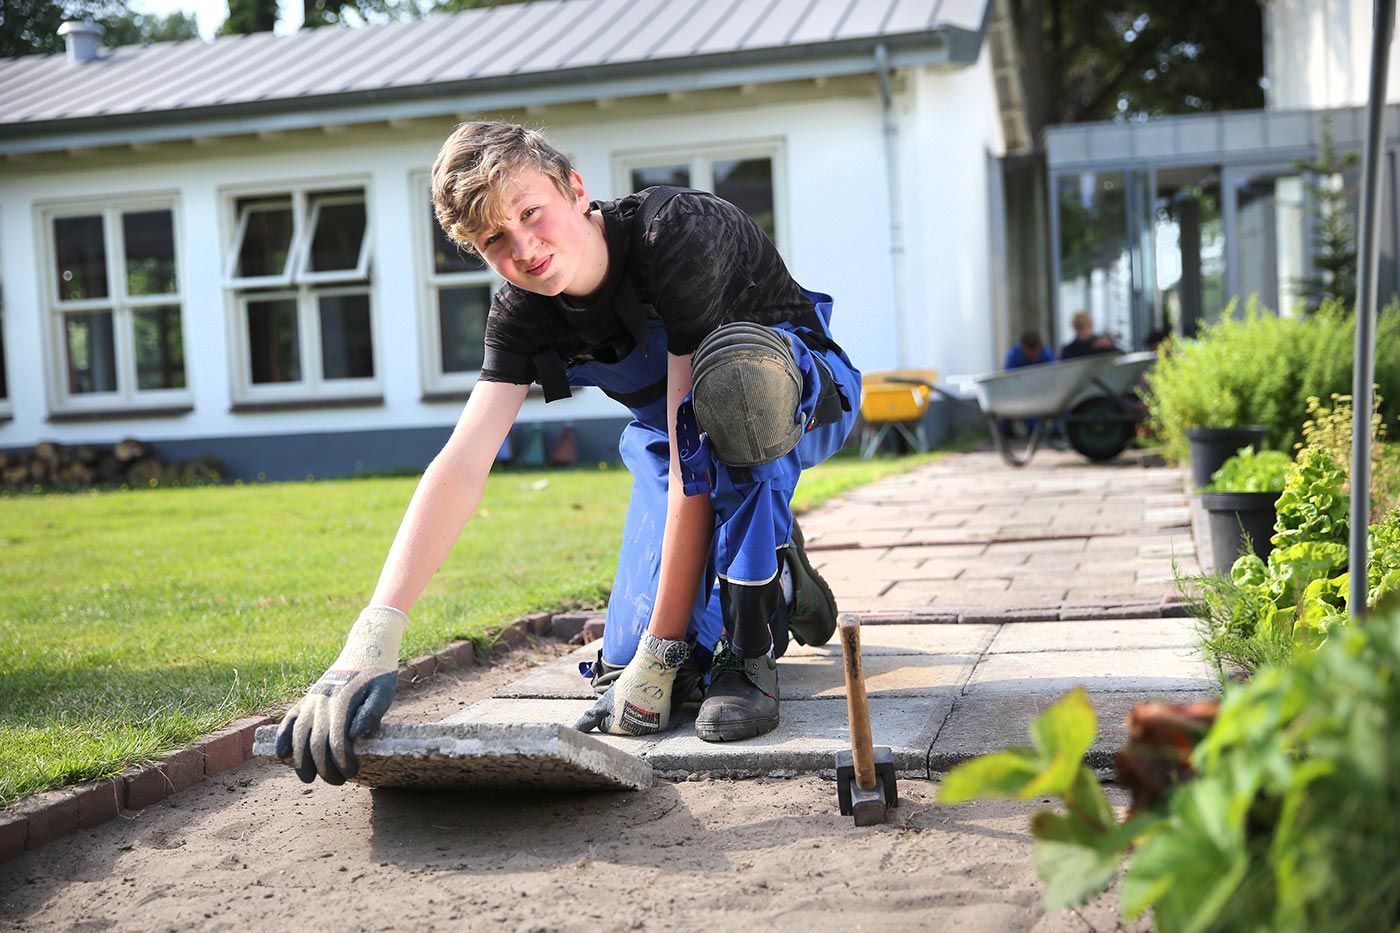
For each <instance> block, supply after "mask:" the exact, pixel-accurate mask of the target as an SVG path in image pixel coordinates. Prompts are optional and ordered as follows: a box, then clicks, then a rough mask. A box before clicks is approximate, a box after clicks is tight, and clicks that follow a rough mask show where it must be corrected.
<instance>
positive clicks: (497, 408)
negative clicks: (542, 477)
mask: <svg viewBox="0 0 1400 933" xmlns="http://www.w3.org/2000/svg"><path fill="white" fill-rule="evenodd" d="M528 391H529V387H528V386H523V385H512V384H510V383H505V382H478V383H477V384H476V387H475V388H474V389H472V394H471V397H470V398H469V399H467V405H466V408H464V409H463V411H462V417H461V418H460V419H458V421H457V426H456V428H454V429H453V431H452V436H451V437H450V438H448V440H447V443H446V444H444V445H443V448H442V450H441V451H440V452H439V453H438V455H437V456H436V457H434V458H433V462H432V463H430V464H428V468H427V469H426V470H424V471H423V478H422V479H421V480H419V482H418V488H417V489H416V490H415V491H414V493H413V499H412V500H411V501H410V502H409V503H408V510H407V512H406V513H405V514H404V518H403V522H402V523H401V524H400V525H399V531H398V534H397V535H395V536H394V543H393V545H392V546H391V547H390V548H389V556H388V558H386V559H385V561H384V569H383V570H382V571H381V572H380V574H379V585H378V586H376V587H375V588H374V596H373V597H372V598H371V599H370V605H373V606H392V607H393V608H395V609H398V610H400V611H402V612H405V613H406V612H408V611H409V609H410V608H411V607H412V606H413V604H414V602H416V601H417V599H418V597H419V596H420V595H422V593H423V590H424V588H425V587H427V585H428V581H429V580H430V579H431V578H432V576H433V574H434V573H436V572H437V569H438V568H439V567H441V566H442V562H443V561H444V560H446V559H447V554H448V552H449V551H450V550H452V545H453V544H454V543H455V542H456V540H457V537H458V536H459V535H460V534H461V533H462V527H463V526H464V525H466V523H467V520H468V519H469V518H471V516H472V513H474V512H475V511H476V507H477V505H478V504H479V503H480V502H481V494H482V492H483V491H484V490H485V488H486V477H487V474H488V473H490V472H491V464H492V463H493V462H495V459H496V452H497V451H498V450H500V448H501V443H502V442H503V441H504V440H505V438H506V435H507V434H508V433H509V432H510V427H511V425H512V424H514V423H515V418H516V415H518V414H519V413H520V406H521V405H522V404H524V402H525V396H526V394H527V392H528Z"/></svg>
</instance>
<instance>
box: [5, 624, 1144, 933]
mask: <svg viewBox="0 0 1400 933" xmlns="http://www.w3.org/2000/svg"><path fill="white" fill-rule="evenodd" d="M565 650H567V649H565V648H564V647H563V646H560V645H547V646H542V647H539V648H537V649H534V650H527V651H519V652H514V653H512V654H511V655H508V656H507V657H505V658H504V659H502V660H501V661H499V662H498V663H497V664H496V665H493V666H491V667H489V668H482V669H478V670H477V671H475V672H472V673H470V674H468V675H466V676H464V677H457V676H452V677H445V676H439V677H438V678H435V679H434V680H433V681H432V682H431V683H429V684H427V685H423V686H420V687H418V688H416V689H414V690H412V691H410V692H409V693H408V694H407V695H405V696H403V697H402V699H401V701H400V702H399V703H398V704H396V706H395V707H394V710H393V712H392V713H391V717H392V718H395V719H407V720H420V721H431V720H436V719H440V718H442V717H444V716H446V715H448V714H450V713H452V712H454V711H455V710H457V709H459V708H460V707H462V706H464V705H466V704H467V703H470V702H472V701H474V700H475V699H478V698H480V697H483V696H487V695H489V694H490V693H491V691H493V690H494V689H496V687H497V686H499V685H501V684H504V683H506V682H508V681H510V680H513V679H515V678H516V677H518V676H519V674H520V672H521V671H522V670H524V669H525V668H527V667H530V666H532V665H534V664H538V663H540V662H541V661H543V660H545V659H546V658H548V657H552V656H555V655H558V654H560V653H562V652H563V651H565ZM694 777H697V776H692V779H691V780H687V781H684V782H681V783H672V782H668V781H661V782H659V783H658V785H657V786H655V787H653V788H652V789H650V790H648V791H645V792H641V793H617V794H604V795H594V796H583V795H565V796H561V795H558V794H554V795H549V796H544V795H540V794H535V795H532V796H521V795H518V794H516V795H512V794H493V795H471V796H469V795H465V794H413V793H406V792H386V791H371V790H369V789H367V788H363V787H359V786H356V785H346V786H344V787H338V788H337V787H329V786H327V785H324V784H320V783H317V784H315V785H311V786H307V785H303V784H301V783H300V782H299V781H298V780H297V779H296V777H295V776H294V775H293V774H292V772H291V770H290V769H288V768H285V767H281V766H278V765H272V764H264V763H261V762H250V763H249V764H246V765H244V766H243V767H241V768H238V769H236V770H234V771H230V772H228V773H226V774H223V775H220V776H219V777H216V778H212V779H210V780H207V781H205V782H203V783H202V784H200V785H197V786H196V787H194V788H191V789H190V790H188V791H186V792H184V793H181V794H178V795H176V796H175V797H172V798H170V799H169V800H166V801H165V802H163V803H161V804H157V805H156V806H153V807H150V808H147V809H146V810H143V811H140V812H139V813H134V814H131V815H129V816H126V817H122V818H119V819H117V820H115V821H113V822H111V823H108V824H106V825H104V826H101V827H98V828H97V829H94V830H90V831H83V832H79V833H77V834H75V835H73V836H70V837H68V838H67V839H63V840H60V841H58V842H56V843H53V844H51V845H49V846H47V847H45V848H43V849H40V850H39V851H37V852H32V853H28V854H26V855H24V856H22V857H21V858H19V859H17V860H15V861H12V862H10V863H8V864H6V865H3V866H0V927H6V928H17V929H26V930H28V929H55V928H57V929H141V930H150V929H172V930H177V929H195V928H197V929H201V930H203V929H214V930H221V929H236V930H240V931H242V930H247V929H249V928H254V929H257V928H264V927H275V928H284V927H291V928H296V927H309V928H315V929H339V930H356V929H385V928H395V929H411V930H414V931H420V930H433V929H464V928H488V927H489V928H492V929H498V928H499V929H507V930H519V931H534V930H599V929H602V930H648V929H650V930H662V929H673V928H675V929H679V928H702V929H708V930H746V931H752V930H755V929H784V930H787V929H805V930H836V929H840V930H844V931H849V930H862V929H869V930H877V929H878V930H915V929H919V930H927V929H943V928H953V927H956V928H957V929H959V930H969V931H989V933H990V931H1014V930H1036V931H1050V930H1076V931H1081V930H1089V929H1099V930H1112V929H1114V928H1115V926H1116V920H1117V916H1116V908H1115V907H1114V904H1113V902H1112V900H1111V899H1109V898H1104V899H1101V900H1100V901H1098V902H1096V903H1095V904H1093V905H1091V906H1089V907H1088V908H1085V909H1084V910H1083V911H1082V912H1081V913H1080V914H1078V915H1076V914H1074V913H1070V912H1068V911H1059V912H1055V913H1052V914H1044V913H1043V912H1042V911H1041V910H1040V909H1039V901H1040V897H1041V893H1042V887H1041V885H1040V882H1039V881H1038V879H1037V878H1036V874H1035V869H1034V867H1033V866H1032V863H1031V851H1030V838H1029V836H1028V835H1027V832H1026V823H1027V815H1028V814H1029V812H1030V811H1031V809H1033V807H1030V806H1024V805H1012V804H974V805H968V806H961V807H943V806H938V805H936V804H935V803H934V796H935V791H936V786H935V785H934V784H932V783H930V782H927V781H913V780H905V781H901V782H900V788H899V789H900V796H901V805H900V806H899V808H898V809H897V810H896V811H895V813H896V818H895V820H894V822H893V823H891V824H889V825H885V826H879V827H871V828H856V827H855V826H853V825H852V823H851V820H850V819H849V818H848V817H842V816H840V815H839V814H838V813H837V810H836V795H835V785H834V784H833V783H831V782H830V781H826V780H823V779H821V778H819V777H815V776H810V777H802V778H793V779H776V778H770V779H759V780H749V781H728V780H704V779H701V780H695V779H694ZM699 777H703V776H699ZM1116 802H1118V803H1120V804H1121V803H1122V801H1121V800H1119V799H1116Z"/></svg>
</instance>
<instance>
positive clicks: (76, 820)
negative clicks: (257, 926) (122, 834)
mask: <svg viewBox="0 0 1400 933" xmlns="http://www.w3.org/2000/svg"><path fill="white" fill-rule="evenodd" d="M553 619H554V616H553V614H552V613H548V612H544V613H538V614H536V615H532V616H527V617H526V618H523V619H518V620H516V621H515V622H512V623H511V624H510V625H507V626H506V627H505V628H503V629H501V630H500V631H499V632H498V633H497V634H496V638H495V641H496V644H499V645H502V646H504V648H505V650H507V651H509V650H511V649H513V648H516V647H519V646H520V645H522V644H524V643H525V642H526V641H528V640H529V639H530V638H531V637H542V636H545V635H549V634H551V632H552V630H553ZM476 659H477V658H476V646H475V645H474V644H473V643H472V642H470V641H457V642H453V643H452V644H450V645H448V646H447V647H445V648H443V649H442V650H441V651H438V652H437V653H435V654H427V655H424V656H422V657H421V658H414V659H413V660H412V661H408V662H407V663H405V664H402V665H400V666H399V685H400V686H408V685H411V684H416V683H421V682H423V681H425V680H427V679H428V678H430V677H432V676H433V675H434V674H436V673H437V672H439V671H444V670H457V669H461V668H467V667H471V666H472V665H473V664H475V663H476ZM275 722H277V720H276V719H275V718H273V717H272V716H247V717H245V718H243V719H240V720H238V721H237V722H233V723H230V724H229V725H227V726H225V727H224V728H222V729H219V730H217V731H215V732H211V733H209V734H208V735H206V736H204V737H203V738H202V739H200V740H199V741H198V742H196V743H195V744H193V745H191V746H189V747H188V748H182V749H179V750H177V751H173V752H170V753H169V754H166V755H162V756H161V757H160V758H159V759H157V760H156V761H154V762H151V763H150V764H146V765H139V766H136V767H133V768H128V769H127V770H126V771H123V772H122V773H121V774H119V775H117V776H116V777H114V778H108V779H106V780H103V781H98V782H96V783H92V784H80V785H77V786H74V787H65V788H61V789H59V790H51V791H44V792H42V793H39V794H35V795H33V796H31V797H26V798H25V799H23V800H21V801H19V802H17V803H15V804H13V805H11V806H9V807H6V808H5V809H3V810H0V863H3V862H7V861H9V860H10V859H13V858H16V857H18V856H19V855H20V854H21V853H23V852H26V851H28V850H31V849H37V848H39V847H40V846H42V845H47V844H48V843H50V842H53V841H54V840H55V839H61V838H62V837H64V836H67V835H70V834H71V833H74V832H77V831H78V830H79V829H91V828H92V827H94V826H100V825H101V824H103V823H105V822H107V821H108V820H111V819H114V818H115V817H116V816H117V814H118V813H119V812H120V811H122V810H141V809H143V808H145V807H149V806H150V805H151V804H153V803H159V802H160V801H162V800H164V799H165V798H166V797H169V796H170V795H171V794H176V793H179V792H180V791H182V790H185V789H186V788H189V787H192V786H194V785H195V784H198V783H199V782H200V781H202V780H204V779H205V778H210V777H214V776H215V775H218V774H223V773H224V772H225V771H228V770H230V769H232V768H236V767H238V766H239V765H241V764H243V763H244V762H245V761H249V760H251V759H252V757H253V735H254V733H256V732H257V731H258V727H259V726H266V725H272V724H273V723H275Z"/></svg>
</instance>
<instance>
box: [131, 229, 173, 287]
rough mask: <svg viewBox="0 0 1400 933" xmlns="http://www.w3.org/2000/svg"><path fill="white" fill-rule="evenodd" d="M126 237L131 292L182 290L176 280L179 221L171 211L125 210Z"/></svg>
mask: <svg viewBox="0 0 1400 933" xmlns="http://www.w3.org/2000/svg"><path fill="white" fill-rule="evenodd" d="M122 239H123V240H124V241H125V245H126V293H127V294H128V295H173V294H175V293H176V292H178V291H179V290H180V286H179V284H178V283H177V282H176V281H175V224H174V219H173V218H172V217H171V214H170V211H139V212H136V213H131V214H123V215H122Z"/></svg>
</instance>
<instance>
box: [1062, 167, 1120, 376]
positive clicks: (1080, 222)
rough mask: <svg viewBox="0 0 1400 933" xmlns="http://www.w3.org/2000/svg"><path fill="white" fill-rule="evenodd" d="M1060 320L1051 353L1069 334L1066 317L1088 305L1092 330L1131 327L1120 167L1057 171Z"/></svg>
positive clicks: (1066, 340)
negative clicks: (1114, 168) (1118, 169)
mask: <svg viewBox="0 0 1400 933" xmlns="http://www.w3.org/2000/svg"><path fill="white" fill-rule="evenodd" d="M1055 195H1056V198H1057V199H1058V201H1059V208H1060V281H1059V282H1058V283H1057V288H1058V296H1057V297H1058V300H1059V305H1058V307H1059V318H1060V319H1059V320H1058V321H1056V327H1057V328H1058V330H1057V332H1056V335H1055V339H1056V341H1057V342H1058V344H1059V346H1057V347H1056V348H1055V358H1056V359H1059V357H1060V354H1061V352H1062V348H1063V346H1064V345H1065V344H1067V343H1069V342H1070V341H1071V340H1073V339H1074V330H1073V329H1072V328H1071V327H1070V319H1071V318H1072V317H1073V316H1074V314H1075V313H1076V312H1078V311H1087V312H1089V314H1090V316H1091V317H1092V318H1093V319H1094V329H1095V331H1096V332H1100V333H1101V332H1105V331H1107V332H1109V333H1116V334H1118V335H1120V336H1126V335H1130V334H1131V333H1132V287H1133V282H1132V278H1133V275H1132V256H1131V250H1130V243H1129V240H1128V217H1127V199H1126V197H1125V196H1124V177H1123V173H1122V172H1084V173H1082V174H1067V175H1060V176H1058V177H1057V179H1056V185H1055Z"/></svg>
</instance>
